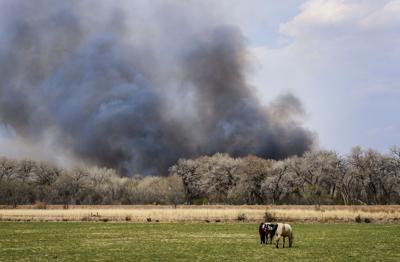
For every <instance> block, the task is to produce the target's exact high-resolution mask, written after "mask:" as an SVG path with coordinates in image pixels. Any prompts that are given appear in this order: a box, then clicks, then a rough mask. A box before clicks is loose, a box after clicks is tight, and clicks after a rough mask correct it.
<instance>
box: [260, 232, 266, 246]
mask: <svg viewBox="0 0 400 262" xmlns="http://www.w3.org/2000/svg"><path fill="white" fill-rule="evenodd" d="M260 244H265V234H260Z"/></svg>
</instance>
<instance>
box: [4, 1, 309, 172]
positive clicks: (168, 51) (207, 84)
mask: <svg viewBox="0 0 400 262" xmlns="http://www.w3.org/2000/svg"><path fill="white" fill-rule="evenodd" d="M111 2H112V1H67V2H65V3H64V2H62V1H2V2H0V7H1V10H2V11H1V15H0V17H1V21H0V22H1V23H0V127H1V125H2V126H7V127H8V128H9V129H10V128H11V129H12V130H13V132H15V133H16V135H17V136H19V137H22V138H24V141H44V140H46V137H47V136H48V134H49V132H50V133H51V134H52V136H53V137H55V139H53V140H52V143H53V144H55V146H56V147H58V148H62V149H63V150H64V151H68V152H71V153H72V155H73V156H74V157H76V158H77V159H83V160H84V161H85V162H87V163H91V164H97V165H101V166H107V167H112V168H116V169H118V170H120V171H121V173H124V174H127V175H130V174H134V173H142V174H160V173H161V174H162V173H165V171H166V169H167V168H168V167H169V166H170V165H171V164H173V163H174V162H175V161H176V160H177V159H178V158H181V157H185V158H188V157H195V156H198V155H201V154H213V153H215V152H227V153H229V154H231V155H233V156H243V155H248V154H256V155H259V156H263V157H268V158H285V157H287V156H290V155H294V154H301V153H303V152H304V151H306V150H308V149H310V147H311V146H312V144H313V136H312V134H311V133H310V132H309V131H307V130H305V129H304V128H302V127H301V125H299V123H298V121H296V117H297V115H298V114H299V113H300V114H301V112H302V107H301V103H300V102H299V101H298V100H297V99H296V98H295V97H293V96H291V95H286V96H283V97H280V98H278V100H276V101H275V102H273V103H272V104H271V105H270V106H269V107H265V106H262V105H261V104H260V102H259V100H258V99H257V97H256V95H255V93H254V90H253V89H252V87H250V86H249V85H248V84H247V83H246V71H247V70H248V62H249V56H248V54H247V52H246V40H245V38H244V37H243V35H242V33H241V32H240V30H239V29H238V28H237V27H235V26H228V25H226V24H225V21H221V19H219V18H217V16H215V15H213V14H209V13H207V11H198V8H197V7H194V6H193V5H194V4H193V3H191V2H183V1H182V2H180V1H170V2H168V1H127V2H125V1H121V2H118V4H111ZM146 2H151V3H146ZM178 2H179V3H178ZM205 9H207V8H205ZM210 13H211V11H210ZM0 134H1V133H0ZM5 151H6V150H2V153H4V152H5Z"/></svg>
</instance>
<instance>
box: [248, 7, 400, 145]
mask: <svg viewBox="0 0 400 262" xmlns="http://www.w3.org/2000/svg"><path fill="white" fill-rule="evenodd" d="M399 3H400V1H399V0H396V1H376V0H346V1H344V0H311V1H307V2H306V3H304V4H303V5H301V6H300V9H298V10H299V12H298V14H296V15H294V16H293V17H292V18H291V19H289V20H288V21H285V22H282V23H281V25H280V29H279V30H280V33H281V34H282V35H283V36H286V37H288V38H289V41H288V43H287V44H286V45H284V46H279V47H278V48H271V47H269V46H264V47H258V48H256V49H253V52H254V53H255V54H256V55H257V56H258V57H259V60H260V64H261V65H262V69H261V70H260V71H259V73H258V76H257V78H256V80H255V81H254V82H255V83H256V84H255V85H258V86H261V85H263V86H262V88H260V92H262V93H263V94H264V96H266V97H267V96H269V95H270V94H271V93H272V94H276V93H281V92H286V91H287V90H291V91H293V92H294V93H295V94H297V95H298V96H299V97H300V98H301V100H302V101H304V103H305V108H306V110H307V111H308V112H309V114H310V116H311V117H310V118H309V120H308V122H307V125H308V126H310V128H312V129H314V130H316V131H317V133H318V134H319V136H320V142H321V144H322V146H324V147H327V148H333V149H337V150H339V151H342V152H346V151H348V150H349V148H350V147H352V146H354V145H358V144H359V145H361V146H371V145H372V146H373V147H375V148H377V149H385V148H388V146H389V145H391V144H396V143H398V136H395V135H394V134H395V132H390V133H389V134H388V136H387V137H385V138H384V139H383V138H381V139H379V136H375V137H374V139H375V140H373V139H371V136H370V134H371V132H369V133H368V132H365V130H370V129H373V128H374V127H376V126H390V125H391V123H393V121H394V120H395V119H397V116H395V115H394V114H395V113H394V112H398V110H400V105H399V104H398V103H397V102H396V101H398V99H400V79H399V77H398V68H400V23H399V20H400V13H399V12H400V4H399ZM372 140H373V141H372Z"/></svg>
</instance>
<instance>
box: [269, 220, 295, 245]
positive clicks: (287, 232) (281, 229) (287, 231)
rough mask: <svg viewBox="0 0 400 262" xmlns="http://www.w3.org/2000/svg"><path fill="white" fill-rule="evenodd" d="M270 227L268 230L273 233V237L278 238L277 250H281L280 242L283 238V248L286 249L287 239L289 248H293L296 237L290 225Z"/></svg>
mask: <svg viewBox="0 0 400 262" xmlns="http://www.w3.org/2000/svg"><path fill="white" fill-rule="evenodd" d="M268 227H269V228H268V230H269V231H271V233H272V237H273V236H276V248H279V240H280V239H281V238H283V248H285V238H286V237H287V238H289V247H292V244H293V239H294V237H293V230H292V227H291V226H290V225H289V224H284V223H278V224H269V225H268ZM271 240H272V239H271Z"/></svg>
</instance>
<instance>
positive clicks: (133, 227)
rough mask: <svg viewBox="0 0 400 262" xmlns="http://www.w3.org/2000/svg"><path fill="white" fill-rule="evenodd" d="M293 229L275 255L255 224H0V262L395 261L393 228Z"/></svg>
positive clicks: (399, 254) (399, 251) (398, 236)
mask: <svg viewBox="0 0 400 262" xmlns="http://www.w3.org/2000/svg"><path fill="white" fill-rule="evenodd" d="M292 227H293V229H294V232H295V242H294V246H293V248H291V249H289V248H285V249H282V248H280V249H276V248H275V247H274V246H273V245H268V246H265V245H260V244H259V239H258V225H256V224H218V223H217V224H196V223H188V224H183V223H167V224H163V223H147V224H145V223H141V224H138V223H105V222H97V223H96V222H77V223H74V222H69V223H68V222H43V223H39V222H38V223H29V222H28V223H26V222H1V223H0V261H89V260H90V261H179V260H180V261H258V260H259V261H261V260H262V261H289V260H290V261H310V260H312V261H400V225H374V224H292Z"/></svg>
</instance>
